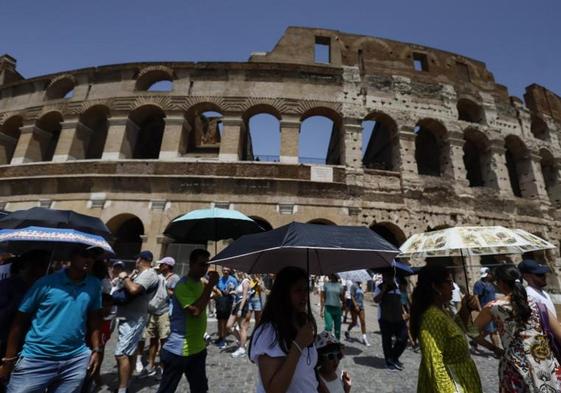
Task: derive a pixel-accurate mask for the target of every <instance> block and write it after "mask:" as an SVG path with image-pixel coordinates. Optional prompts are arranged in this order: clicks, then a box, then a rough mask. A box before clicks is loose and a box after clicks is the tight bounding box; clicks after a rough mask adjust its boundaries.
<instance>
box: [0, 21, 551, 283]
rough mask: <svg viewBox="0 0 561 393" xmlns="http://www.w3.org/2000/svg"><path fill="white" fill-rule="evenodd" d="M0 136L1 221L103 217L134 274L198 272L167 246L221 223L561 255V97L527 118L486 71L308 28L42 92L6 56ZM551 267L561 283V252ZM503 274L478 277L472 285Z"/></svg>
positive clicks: (419, 49) (462, 61) (533, 92)
mask: <svg viewBox="0 0 561 393" xmlns="http://www.w3.org/2000/svg"><path fill="white" fill-rule="evenodd" d="M155 86H164V88H163V89H162V88H155ZM260 114H268V115H271V116H273V117H274V118H275V121H276V129H275V130H273V132H272V133H271V134H270V135H273V137H275V138H279V141H280V142H279V143H278V145H279V146H280V148H279V151H278V154H277V155H275V156H259V155H257V154H254V151H253V150H254V149H253V147H252V135H255V131H252V130H251V127H250V125H251V124H250V123H251V119H252V118H253V117H254V116H257V115H260ZM315 117H323V118H326V123H325V124H329V128H328V129H326V130H325V133H324V135H325V138H326V140H325V143H326V144H327V141H328V149H327V154H326V156H325V157H324V159H322V160H312V161H310V160H306V159H305V157H303V156H302V154H301V152H300V150H301V135H302V133H301V131H303V130H304V125H305V123H306V122H307V121H309V120H310V119H311V118H315ZM0 131H1V132H0V145H1V149H0V164H1V166H0V194H1V197H0V201H1V203H0V207H2V208H4V209H7V210H16V209H21V208H28V207H32V206H47V207H54V208H59V209H73V210H76V211H79V212H82V213H86V214H89V215H94V216H98V217H100V218H101V219H102V220H103V221H104V222H106V223H107V225H108V226H109V228H110V229H111V230H112V232H113V233H114V235H115V238H116V241H115V249H116V250H117V252H118V253H119V254H120V255H121V256H123V257H125V258H127V257H129V258H130V257H132V256H133V255H134V254H135V253H136V252H138V251H139V250H140V248H144V249H151V250H153V251H155V254H156V255H158V254H160V255H163V254H169V255H175V256H178V257H179V258H180V259H184V256H185V254H186V252H187V251H186V250H188V249H189V247H191V246H189V245H184V244H176V243H174V242H173V241H172V240H171V239H169V238H167V237H165V236H164V235H163V231H164V229H165V227H166V225H167V224H168V223H169V222H170V221H171V220H173V219H174V218H175V217H177V216H178V215H180V214H182V213H185V212H187V211H190V210H193V209H197V208H204V207H210V206H218V207H229V208H234V209H237V210H240V211H241V212H243V213H245V214H247V215H249V216H251V217H253V218H254V219H256V220H257V221H258V222H260V223H261V225H263V226H264V227H268V228H271V227H278V226H280V225H283V224H286V223H289V222H291V221H294V220H296V221H301V222H316V223H324V224H338V225H367V226H369V227H371V228H372V229H373V230H374V231H376V232H378V233H380V234H381V235H382V236H384V237H385V238H387V239H388V240H390V241H391V242H393V243H394V244H396V245H399V244H400V243H401V242H403V241H404V239H406V238H407V237H408V236H410V235H411V234H413V233H416V232H421V231H426V230H431V229H435V228H445V227H449V226H456V225H468V224H474V225H504V226H507V227H518V228H522V229H525V230H527V231H530V232H532V233H534V234H537V235H539V236H542V237H543V238H545V239H547V240H549V241H551V242H553V243H554V244H556V245H559V244H560V241H561V224H560V223H559V217H560V216H561V214H560V211H559V210H558V208H559V207H560V204H561V188H560V181H561V172H560V170H561V133H560V131H561V97H559V96H557V95H555V94H554V93H553V92H551V91H549V90H547V89H546V88H545V87H542V86H539V85H535V84H533V85H530V86H528V87H527V88H526V93H525V95H524V102H523V101H522V100H520V99H519V98H516V97H511V96H509V93H508V90H507V88H506V87H505V86H502V85H500V84H497V83H496V82H495V79H494V77H493V74H492V73H491V72H490V71H489V70H487V68H486V66H485V64H484V63H482V62H480V61H477V60H474V59H470V58H467V57H465V56H462V55H459V54H454V53H450V52H446V51H442V50H438V49H432V48H428V47H424V46H421V45H416V44H408V43H402V42H397V41H392V40H387V39H380V38H374V37H367V36H361V35H355V34H347V33H342V32H339V31H333V30H324V29H314V28H301V27H290V28H288V29H287V30H286V32H285V33H284V35H283V36H282V38H281V39H280V40H279V41H278V43H277V44H276V46H275V47H274V49H273V50H272V51H270V52H258V53H253V54H252V55H251V56H250V58H249V60H248V61H247V62H211V63H208V62H206V63H205V62H158V63H130V64H119V65H106V66H99V67H92V68H85V69H79V70H73V71H65V72H61V73H57V74H51V75H45V76H39V77H34V78H30V79H25V78H24V77H23V76H22V75H20V74H19V73H18V71H17V69H16V59H14V58H12V57H10V56H9V55H4V56H2V57H0ZM366 133H368V134H369V135H370V136H369V137H368V138H363V135H366ZM254 138H255V136H254ZM363 140H364V141H363ZM533 257H535V258H536V259H539V260H541V261H542V262H544V263H548V264H549V265H550V267H551V268H552V269H554V271H555V272H556V273H558V272H559V271H560V270H559V268H560V267H561V257H560V254H559V250H558V249H557V250H550V251H547V252H539V253H534V255H533ZM510 258H513V259H515V260H516V259H519V258H520V256H511V257H510ZM496 261H497V260H496V258H495V257H484V258H482V259H481V260H472V261H470V265H469V266H470V268H469V269H468V271H469V273H468V274H469V276H470V279H471V280H473V279H476V278H477V275H478V274H477V273H478V269H479V267H480V264H492V263H495V262H496ZM444 263H447V264H452V265H454V264H456V265H457V264H458V263H459V261H456V260H452V259H451V260H446V261H444ZM459 273H460V271H459ZM460 274H461V273H460ZM550 287H551V288H552V289H553V290H554V291H555V290H558V289H559V288H560V285H559V282H558V279H557V277H556V276H555V275H552V277H551V278H550Z"/></svg>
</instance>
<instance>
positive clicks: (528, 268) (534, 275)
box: [518, 259, 557, 318]
mask: <svg viewBox="0 0 561 393" xmlns="http://www.w3.org/2000/svg"><path fill="white" fill-rule="evenodd" d="M518 270H520V273H522V275H523V277H524V281H526V282H527V283H528V286H527V287H526V293H527V294H528V297H529V298H530V299H532V300H533V301H534V302H536V303H542V304H544V305H545V306H546V307H547V309H548V310H549V312H550V313H552V314H553V315H554V316H555V318H557V311H556V310H555V306H554V305H553V302H552V301H551V297H550V296H549V294H548V293H547V292H546V291H545V290H544V288H545V287H546V286H547V277H546V274H547V273H551V270H550V269H549V267H548V266H546V265H542V264H540V263H538V262H537V261H534V260H533V259H524V260H523V261H522V262H520V263H519V264H518Z"/></svg>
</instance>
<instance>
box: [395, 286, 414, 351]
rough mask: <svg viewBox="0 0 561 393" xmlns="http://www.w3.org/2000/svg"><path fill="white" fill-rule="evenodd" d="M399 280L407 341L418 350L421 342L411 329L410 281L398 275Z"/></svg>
mask: <svg viewBox="0 0 561 393" xmlns="http://www.w3.org/2000/svg"><path fill="white" fill-rule="evenodd" d="M398 281H399V295H400V297H401V315H402V316H403V320H404V321H405V326H406V328H407V339H408V340H407V342H408V343H409V344H410V345H411V348H412V349H413V351H414V352H418V350H419V344H417V340H414V339H413V337H412V336H411V329H410V325H409V320H410V318H411V299H410V298H409V282H408V281H407V279H406V278H405V277H398Z"/></svg>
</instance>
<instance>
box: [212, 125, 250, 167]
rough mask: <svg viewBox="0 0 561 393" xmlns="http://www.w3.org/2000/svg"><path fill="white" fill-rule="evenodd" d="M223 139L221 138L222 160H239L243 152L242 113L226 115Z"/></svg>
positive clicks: (220, 156) (219, 156) (220, 158)
mask: <svg viewBox="0 0 561 393" xmlns="http://www.w3.org/2000/svg"><path fill="white" fill-rule="evenodd" d="M222 125H223V126H224V129H223V131H222V139H221V140H220V152H219V154H218V159H219V160H220V161H239V160H240V158H241V153H242V142H243V139H244V138H243V135H242V127H243V120H242V118H241V116H240V115H224V117H223V118H222Z"/></svg>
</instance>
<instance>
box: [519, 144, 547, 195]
mask: <svg viewBox="0 0 561 393" xmlns="http://www.w3.org/2000/svg"><path fill="white" fill-rule="evenodd" d="M528 159H529V160H530V163H529V165H528V171H527V172H524V173H521V174H519V176H520V188H521V189H522V190H523V191H522V196H524V197H529V198H537V199H540V200H541V201H542V202H545V203H549V195H548V194H547V190H546V189H545V182H544V180H543V175H542V166H541V159H542V158H541V156H540V155H539V154H537V153H533V152H530V153H529V154H528Z"/></svg>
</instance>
